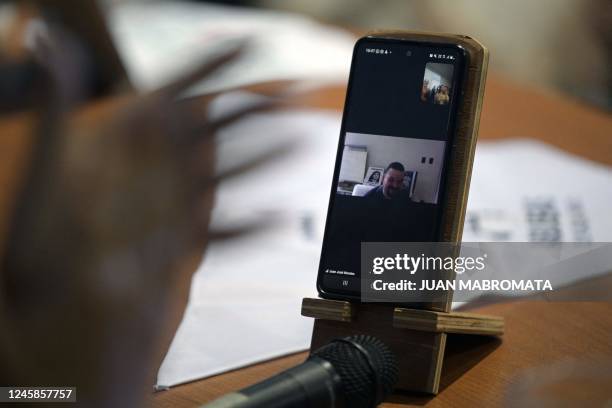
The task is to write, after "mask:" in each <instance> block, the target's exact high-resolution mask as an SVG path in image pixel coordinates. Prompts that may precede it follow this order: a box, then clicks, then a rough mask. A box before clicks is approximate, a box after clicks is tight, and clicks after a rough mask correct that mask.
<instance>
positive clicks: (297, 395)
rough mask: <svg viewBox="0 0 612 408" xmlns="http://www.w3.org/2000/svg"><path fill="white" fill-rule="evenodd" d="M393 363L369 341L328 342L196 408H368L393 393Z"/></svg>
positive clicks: (358, 337)
mask: <svg viewBox="0 0 612 408" xmlns="http://www.w3.org/2000/svg"><path fill="white" fill-rule="evenodd" d="M397 378H398V368H397V360H396V358H395V355H394V354H393V353H392V352H391V350H390V349H389V348H388V347H387V346H386V345H385V344H384V343H383V342H382V341H380V340H378V339H377V338H376V337H373V336H367V335H354V336H349V337H344V338H339V339H334V340H332V341H331V342H330V343H329V344H327V345H325V346H323V347H321V348H320V349H318V350H315V351H313V352H312V353H311V354H310V356H309V357H308V359H306V361H305V362H304V363H302V364H300V365H298V366H296V367H293V368H290V369H289V370H286V371H283V372H282V373H280V374H277V375H275V376H274V377H271V378H268V379H267V380H264V381H262V382H260V383H257V384H255V385H252V386H250V387H247V388H244V389H242V390H240V391H237V392H233V393H230V394H226V395H225V396H223V397H221V398H219V399H217V400H214V401H212V402H210V403H208V404H206V405H203V406H201V407H200V408H263V407H265V408H287V407H291V408H340V407H347V408H371V407H376V406H377V405H378V404H380V402H381V401H382V400H383V399H385V397H387V395H389V394H390V393H391V391H393V387H394V386H395V383H396V382H397Z"/></svg>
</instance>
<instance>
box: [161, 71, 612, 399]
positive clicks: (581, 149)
mask: <svg viewBox="0 0 612 408" xmlns="http://www.w3.org/2000/svg"><path fill="white" fill-rule="evenodd" d="M344 93H345V88H343V87H329V88H325V89H320V90H318V91H316V92H313V93H311V94H309V95H307V96H305V97H304V98H303V101H302V102H303V103H304V104H305V105H308V106H316V107H323V108H329V109H337V110H340V109H341V108H342V104H343V102H344ZM507 137H526V138H535V139H539V140H542V141H544V142H547V143H549V144H552V145H555V146H557V147H559V148H562V149H564V150H566V151H568V152H571V153H574V154H576V155H580V156H583V157H586V158H589V159H591V160H595V161H598V162H601V163H605V164H608V165H612V116H611V115H609V114H607V113H605V112H603V111H600V110H597V109H596V108H592V107H589V106H586V105H582V104H580V103H578V102H575V101H572V100H570V99H568V98H567V97H564V96H562V95H559V94H555V93H552V92H549V93H545V92H542V91H538V90H534V89H529V88H525V87H521V86H517V85H516V84H513V83H509V82H507V81H506V80H505V79H504V78H501V77H496V76H493V77H490V78H489V81H488V83H487V89H486V93H485V101H484V108H483V112H482V119H481V126H480V138H481V139H487V140H490V139H501V138H507ZM602 288H604V290H609V289H612V278H611V277H609V276H608V277H604V278H601V279H599V280H597V281H596V282H590V283H588V284H585V285H582V286H580V287H579V288H576V289H575V290H580V291H585V290H602ZM471 310H474V311H478V312H481V313H486V314H495V315H500V316H504V317H505V319H506V334H505V335H504V336H503V339H502V340H501V342H500V341H499V340H495V339H493V340H492V339H484V340H483V339H479V340H474V339H471V338H468V337H466V336H458V335H457V336H449V339H448V342H447V348H448V353H449V356H452V359H453V360H452V364H450V362H449V364H446V363H447V362H446V360H445V364H446V365H445V367H444V368H443V376H442V385H441V391H440V393H439V395H437V396H436V397H435V398H432V397H431V396H424V395H416V394H414V395H413V394H401V395H394V396H392V397H391V399H390V401H389V402H387V403H385V404H383V406H385V407H400V406H406V404H411V405H412V404H413V405H425V404H427V405H428V406H463V405H468V406H474V405H476V406H479V405H486V406H489V405H499V404H500V403H502V402H504V403H505V404H510V405H512V403H515V404H516V405H519V402H520V401H519V400H520V398H521V397H517V395H519V394H520V395H524V394H525V390H527V391H526V392H527V393H533V394H532V395H539V397H540V398H541V397H542V395H544V394H551V393H554V395H555V396H557V397H558V398H564V399H566V400H567V398H570V399H571V398H572V397H576V396H578V397H579V398H580V400H581V401H584V402H586V401H588V402H589V404H587V405H592V404H590V403H594V404H596V405H600V404H597V403H598V402H599V403H603V401H605V400H602V399H601V398H608V399H610V395H611V394H610V391H606V390H610V389H612V384H611V379H610V375H609V374H608V376H607V378H601V377H598V378H596V379H594V378H590V377H589V376H588V374H587V375H586V376H582V377H580V378H581V380H580V382H579V383H578V382H576V381H574V379H573V377H572V378H566V377H564V376H563V373H564V372H568V373H572V372H573V373H574V376H575V375H576V373H577V372H582V371H581V370H583V369H584V370H586V371H588V372H590V373H593V372H596V370H597V367H599V366H600V365H601V364H603V365H604V366H605V367H606V370H607V371H608V372H612V337H610V336H611V335H610V333H611V332H612V303H586V302H582V303H581V302H542V301H533V300H522V301H514V302H509V303H500V304H491V305H486V306H481V307H477V308H473V309H471ZM297 313H299V311H298V310H296V314H297ZM305 357H306V353H298V354H293V355H290V356H286V357H282V358H278V359H275V360H272V361H268V362H265V363H262V364H257V365H254V366H250V367H247V368H243V369H239V370H235V371H232V372H229V373H226V374H221V375H217V376H214V377H211V378H207V379H204V380H200V381H196V382H193V383H190V384H185V385H182V386H178V387H175V388H172V389H171V390H169V391H163V392H158V393H155V394H154V395H152V396H151V405H152V406H154V407H160V408H161V407H177V408H180V407H196V406H198V405H200V404H202V403H204V402H207V401H210V400H212V399H214V398H216V397H219V396H220V395H222V394H224V393H227V392H230V391H234V390H237V389H240V388H243V387H245V386H248V385H250V384H253V383H255V382H258V381H260V380H262V379H264V378H266V377H269V376H271V375H273V374H275V373H277V372H279V371H282V370H284V369H286V368H289V367H291V366H293V365H296V364H299V363H300V362H302V361H303V360H304V358H305ZM585 366H586V367H587V368H586V369H585V368H584V367H585ZM568 367H569V368H568ZM593 367H595V368H593ZM594 370H595V371H594ZM551 373H553V374H551ZM534 376H535V378H546V377H551V378H552V377H554V381H553V382H546V383H544V384H538V383H537V382H535V383H534V382H533V381H530V380H529V379H531V378H533V377H534ZM604 377H606V376H604ZM565 380H567V381H565ZM606 387H607V388H606ZM542 390H544V391H542ZM519 391H520V392H519ZM542 392H543V393H544V394H542ZM583 393H584V395H582V394H583ZM606 394H607V396H606ZM517 398H519V400H517ZM587 398H590V400H588V399H587Z"/></svg>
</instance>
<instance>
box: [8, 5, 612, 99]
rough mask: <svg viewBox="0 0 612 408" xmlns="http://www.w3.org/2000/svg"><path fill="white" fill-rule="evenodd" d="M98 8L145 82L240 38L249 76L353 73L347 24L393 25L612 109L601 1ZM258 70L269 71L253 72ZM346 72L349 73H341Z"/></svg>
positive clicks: (611, 18) (526, 80)
mask: <svg viewBox="0 0 612 408" xmlns="http://www.w3.org/2000/svg"><path fill="white" fill-rule="evenodd" d="M13 3H14V2H10V1H9V2H2V6H1V7H0V38H2V41H7V32H8V30H9V28H8V27H10V22H11V20H12V19H13V18H14V17H15V10H14V9H15V7H14V4H13ZM100 5H101V6H102V8H103V10H104V12H105V14H106V16H107V18H108V21H109V27H110V30H111V32H112V34H113V36H114V38H115V41H116V42H117V45H118V47H119V50H120V51H121V54H122V57H123V59H124V60H125V63H126V64H127V66H128V70H129V71H130V76H131V78H130V79H131V80H132V82H134V83H135V84H136V85H140V86H143V87H145V88H150V87H154V86H156V85H158V84H159V81H160V80H162V78H163V79H167V78H169V77H171V76H173V75H176V72H180V69H182V68H184V67H185V64H186V61H184V60H185V59H187V58H185V57H186V56H189V57H192V58H189V59H193V57H195V56H198V55H199V54H202V53H204V52H205V51H206V50H208V51H210V50H212V49H213V48H214V47H211V45H213V43H217V42H218V41H219V40H224V39H227V38H228V37H230V38H233V37H236V36H239V37H241V38H243V37H249V38H251V39H252V40H253V39H254V40H255V41H254V43H256V44H255V45H257V43H258V42H259V43H260V45H261V47H260V51H259V53H258V58H257V59H258V60H257V63H255V62H253V64H254V66H253V67H251V69H249V68H248V67H245V66H242V67H241V72H240V73H241V76H242V77H245V78H244V79H243V80H242V81H243V82H249V80H253V81H255V82H257V81H258V80H261V79H267V78H269V77H273V76H275V77H287V78H290V77H292V76H293V77H295V76H299V75H296V74H300V73H301V74H303V73H304V72H309V73H310V75H312V74H317V73H318V74H323V75H326V76H328V77H329V76H330V75H332V74H333V73H334V70H336V71H342V67H344V68H343V69H344V70H345V71H346V70H348V65H349V60H348V58H349V53H348V48H349V47H350V45H351V44H350V42H351V41H352V39H351V40H350V41H345V42H342V41H341V39H342V33H341V30H342V31H345V32H349V33H351V34H352V35H354V36H357V35H361V34H363V33H365V32H366V31H367V30H370V29H377V28H378V29H380V28H384V29H390V28H397V29H412V30H431V31H439V32H450V33H463V34H468V35H471V36H474V37H475V38H478V39H479V40H481V41H482V42H483V43H484V44H486V45H487V47H488V48H489V49H490V51H491V68H492V70H493V71H494V72H497V73H501V74H504V75H505V76H506V77H507V78H509V79H513V80H516V81H518V82H521V83H523V84H525V85H528V86H533V87H535V88H540V89H545V90H546V89H548V90H554V91H560V92H563V93H565V94H568V95H571V96H572V97H574V98H577V99H580V100H582V101H584V102H587V103H589V104H591V105H594V106H598V107H600V108H602V109H606V110H609V109H610V108H611V106H612V97H611V95H612V80H611V75H612V74H611V72H612V70H611V69H610V59H611V58H612V57H611V55H612V29H611V27H612V3H611V2H609V1H605V0H540V1H537V2H534V1H529V0H516V1H513V2H502V1H494V2H491V1H482V0H459V1H453V2H448V1H442V0H430V1H413V0H408V1H403V0H379V1H376V2H372V1H367V0H334V1H328V0H219V1H214V2H204V1H197V2H196V1H193V2H189V1H180V2H175V1H147V0H101V1H100ZM313 20H314V21H316V22H318V23H321V24H320V25H318V26H317V25H314V21H313ZM330 26H331V27H333V28H334V32H332V33H330V31H329V29H330ZM264 43H265V46H264V45H262V44H264ZM194 45H196V46H195V47H194ZM334 47H335V48H334ZM298 50H300V51H298ZM298 52H300V53H301V58H299V57H297V56H296V55H295V54H296V53H298ZM281 53H282V55H281ZM291 58H293V59H292V60H291V61H289V59H291ZM181 60H183V61H181ZM281 60H282V61H281ZM315 60H318V61H319V66H318V65H317V61H315ZM279 61H280V62H281V63H280V65H281V66H279ZM170 63H171V65H172V68H170V67H169V64H170ZM321 64H322V65H321ZM300 66H301V67H302V70H300ZM262 69H263V70H264V71H266V72H267V73H268V74H269V75H267V77H266V78H264V77H265V75H264V77H262V76H258V75H257V74H253V71H257V70H262ZM177 70H178V71H177ZM245 70H248V71H249V75H250V77H249V75H246V76H245ZM236 73H237V72H234V74H236ZM230 75H231V74H230ZM341 78H346V76H345V72H341V74H340V75H338V76H337V77H336V79H341Z"/></svg>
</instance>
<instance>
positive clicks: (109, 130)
mask: <svg viewBox="0 0 612 408" xmlns="http://www.w3.org/2000/svg"><path fill="white" fill-rule="evenodd" d="M239 54H240V50H239V49H237V50H235V51H233V52H230V53H228V54H225V55H223V56H220V57H218V58H216V59H215V60H214V61H211V62H209V63H207V64H205V65H204V66H202V67H201V68H199V69H198V70H196V71H194V72H193V73H191V74H189V75H187V76H186V77H185V78H182V79H180V80H178V81H176V82H175V83H173V84H170V85H169V86H167V87H165V88H164V89H161V90H159V91H157V92H154V93H152V94H148V95H125V96H122V97H114V98H112V99H108V100H104V101H101V102H98V103H96V104H95V105H88V106H85V107H84V108H81V109H79V110H76V111H75V110H72V109H70V106H68V104H66V103H65V101H64V100H62V98H61V92H60V93H59V95H60V97H58V98H55V99H54V98H49V99H48V100H46V101H45V103H43V104H42V108H40V110H39V111H38V114H37V120H36V123H35V129H36V134H35V145H34V150H33V152H32V159H31V166H30V171H29V173H28V174H27V178H26V182H25V188H24V191H23V192H22V194H21V196H20V197H19V198H18V201H17V204H18V205H17V208H16V211H15V213H14V214H13V217H12V219H11V229H10V234H9V236H8V240H7V246H6V248H5V250H4V259H3V260H2V269H1V271H0V272H1V275H0V278H1V281H0V297H1V298H0V300H1V304H2V306H1V307H2V308H1V309H0V325H1V327H0V333H1V334H0V344H1V346H2V350H1V353H2V361H3V364H2V369H0V370H1V372H0V373H1V375H2V377H3V378H2V380H3V381H2V383H3V384H7V385H8V384H11V385H24V386H26V385H29V386H37V385H39V386H42V385H57V386H62V385H64V386H77V387H78V392H77V398H78V400H79V401H80V402H82V403H84V404H87V405H100V406H138V405H141V404H142V403H143V400H142V398H143V396H144V395H145V394H146V392H147V391H149V390H150V389H151V386H152V384H154V374H155V372H156V370H157V368H158V367H159V363H160V361H161V358H162V357H163V353H164V352H165V351H166V350H167V348H168V346H169V342H170V340H171V339H172V336H173V334H174V332H175V331H176V328H177V326H178V323H179V322H180V317H181V315H182V313H183V311H184V307H185V305H186V302H187V296H188V293H189V284H190V279H191V274H192V273H193V272H194V271H195V268H196V266H197V264H198V262H199V259H200V257H201V254H202V253H203V249H204V247H205V245H206V243H207V242H208V240H209V239H210V236H209V235H208V228H207V227H208V223H209V218H210V211H211V208H212V199H213V191H214V186H215V185H216V183H217V182H218V181H219V180H220V179H223V178H224V177H231V176H235V175H238V174H241V172H243V171H246V170H248V169H249V168H251V167H252V166H255V165H257V164H259V163H260V162H264V161H266V160H268V159H269V158H271V157H274V156H275V155H276V154H278V153H279V152H280V150H283V148H281V149H275V150H271V151H270V152H269V153H266V154H265V155H264V156H261V157H258V158H256V159H254V160H253V161H252V162H249V163H243V164H242V165H239V166H237V167H234V168H233V169H231V170H229V171H228V172H227V173H226V174H215V172H214V139H213V136H214V135H215V133H216V131H217V129H219V128H220V127H222V126H225V125H227V124H229V123H232V122H234V121H236V120H240V119H241V118H242V117H244V116H245V115H247V114H249V113H251V112H253V111H257V110H261V109H268V108H270V106H256V107H252V108H248V109H245V110H243V111H240V112H237V113H234V114H231V115H229V116H226V117H224V118H222V119H219V120H216V121H214V122H210V121H207V120H206V114H205V113H206V112H205V104H204V103H203V101H202V98H197V99H183V100H178V99H177V96H178V94H179V93H181V92H182V91H183V90H184V89H185V88H186V87H188V86H189V85H191V84H192V83H194V82H195V81H197V80H201V79H202V78H204V77H206V76H208V75H210V74H211V73H213V72H215V71H217V70H218V69H220V68H222V67H223V66H224V65H225V64H226V63H228V62H229V61H231V60H233V59H234V58H235V57H237V56H238V55H239ZM55 95H56V96H57V95H58V94H55ZM240 232H241V231H232V232H231V233H229V234H225V236H228V235H229V236H231V235H233V234H234V233H240ZM211 335H214V334H213V333H211Z"/></svg>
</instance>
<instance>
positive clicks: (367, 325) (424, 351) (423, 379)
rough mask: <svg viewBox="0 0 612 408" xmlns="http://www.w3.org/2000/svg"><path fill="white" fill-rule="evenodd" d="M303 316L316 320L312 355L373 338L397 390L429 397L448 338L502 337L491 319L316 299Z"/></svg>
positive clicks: (308, 301) (497, 321)
mask: <svg viewBox="0 0 612 408" xmlns="http://www.w3.org/2000/svg"><path fill="white" fill-rule="evenodd" d="M302 315H303V316H307V317H313V318H315V324H314V329H313V333H312V342H311V344H310V347H311V350H315V349H317V348H319V347H321V346H323V345H325V344H326V343H328V342H329V341H331V340H332V339H334V338H337V337H344V336H349V335H352V334H369V335H372V336H376V337H378V338H379V339H380V340H382V341H383V342H385V344H387V345H388V346H389V347H390V348H391V349H392V350H393V352H394V353H395V355H396V356H397V359H398V363H399V369H400V376H399V381H398V383H397V386H396V388H397V389H399V390H408V391H419V392H426V393H431V394H437V393H438V390H439V387H440V378H441V374H442V362H443V357H444V353H445V349H446V340H447V333H460V334H469V335H481V336H483V335H484V336H500V335H502V334H503V332H504V320H503V318H501V317H496V316H483V315H478V314H472V313H455V312H450V313H444V312H434V311H428V310H417V309H406V308H400V307H394V306H393V305H386V304H373V303H351V302H346V301H338V300H327V299H318V298H304V299H303V301H302Z"/></svg>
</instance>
